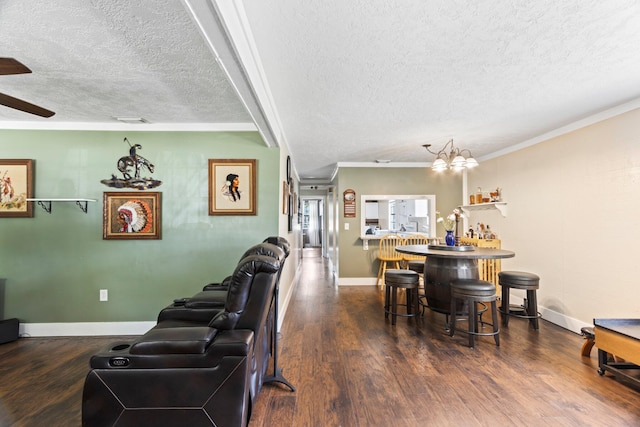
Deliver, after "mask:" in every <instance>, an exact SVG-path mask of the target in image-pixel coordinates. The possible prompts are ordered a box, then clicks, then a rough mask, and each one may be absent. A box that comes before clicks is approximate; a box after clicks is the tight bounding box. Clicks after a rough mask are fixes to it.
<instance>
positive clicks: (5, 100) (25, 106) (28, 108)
mask: <svg viewBox="0 0 640 427" xmlns="http://www.w3.org/2000/svg"><path fill="white" fill-rule="evenodd" d="M0 105H4V106H6V107H9V108H14V109H16V110H20V111H24V112H25V113H29V114H35V115H36V116H41V117H51V116H53V115H54V114H55V113H54V112H53V111H49V110H47V109H46V108H42V107H38V106H37V105H33V104H30V103H28V102H27V101H23V100H21V99H18V98H14V97H13V96H9V95H5V94H4V93H0Z"/></svg>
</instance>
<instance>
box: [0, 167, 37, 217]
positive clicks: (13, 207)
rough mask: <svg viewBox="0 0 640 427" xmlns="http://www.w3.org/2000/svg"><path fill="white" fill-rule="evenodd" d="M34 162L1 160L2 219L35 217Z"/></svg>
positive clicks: (0, 207)
mask: <svg viewBox="0 0 640 427" xmlns="http://www.w3.org/2000/svg"><path fill="white" fill-rule="evenodd" d="M31 198H33V160H31V159H0V218H1V217H26V218H31V217H33V202H28V201H27V199H31Z"/></svg>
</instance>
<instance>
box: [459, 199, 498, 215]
mask: <svg viewBox="0 0 640 427" xmlns="http://www.w3.org/2000/svg"><path fill="white" fill-rule="evenodd" d="M460 207H461V208H462V210H463V211H464V212H465V213H466V214H469V212H470V211H487V210H494V209H496V210H498V211H500V214H502V216H503V217H506V216H507V202H491V203H476V204H475V205H464V206H460Z"/></svg>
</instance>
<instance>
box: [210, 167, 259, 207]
mask: <svg viewBox="0 0 640 427" xmlns="http://www.w3.org/2000/svg"><path fill="white" fill-rule="evenodd" d="M255 214H256V160H255V159H209V215H255Z"/></svg>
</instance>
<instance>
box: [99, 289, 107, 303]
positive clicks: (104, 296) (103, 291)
mask: <svg viewBox="0 0 640 427" xmlns="http://www.w3.org/2000/svg"><path fill="white" fill-rule="evenodd" d="M100 301H109V291H108V290H106V289H100Z"/></svg>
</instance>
